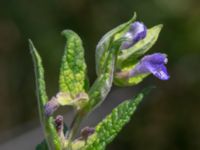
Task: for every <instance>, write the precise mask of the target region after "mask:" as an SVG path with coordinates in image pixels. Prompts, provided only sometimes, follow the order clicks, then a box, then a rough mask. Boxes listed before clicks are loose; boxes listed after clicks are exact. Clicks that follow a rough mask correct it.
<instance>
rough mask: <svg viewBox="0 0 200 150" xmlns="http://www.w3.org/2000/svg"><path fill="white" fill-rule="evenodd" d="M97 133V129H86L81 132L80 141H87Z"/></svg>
mask: <svg viewBox="0 0 200 150" xmlns="http://www.w3.org/2000/svg"><path fill="white" fill-rule="evenodd" d="M94 132H95V129H94V128H92V127H85V128H83V129H82V130H81V137H80V138H79V140H85V141H86V140H87V139H88V137H89V136H91V135H92V134H93V133H94Z"/></svg>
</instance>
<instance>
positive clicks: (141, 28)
mask: <svg viewBox="0 0 200 150" xmlns="http://www.w3.org/2000/svg"><path fill="white" fill-rule="evenodd" d="M146 34H147V28H146V26H145V25H144V24H143V23H141V22H139V21H136V22H134V23H133V24H131V27H130V29H129V31H128V32H127V33H126V34H125V35H124V37H125V38H127V40H126V41H124V42H123V43H122V45H121V49H128V48H130V47H131V46H133V45H134V44H135V43H137V42H138V41H140V40H142V39H144V38H145V37H146Z"/></svg>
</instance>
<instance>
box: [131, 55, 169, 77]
mask: <svg viewBox="0 0 200 150" xmlns="http://www.w3.org/2000/svg"><path fill="white" fill-rule="evenodd" d="M165 64H167V55H166V54H162V53H154V54H151V55H146V56H144V57H143V58H142V59H141V60H140V62H139V63H138V64H137V65H136V66H135V67H134V69H132V70H131V71H130V72H129V77H134V76H137V75H140V74H148V73H152V74H153V75H154V76H156V77H157V78H159V79H160V80H168V79H169V77H170V76H169V74H168V72H167V68H166V67H165Z"/></svg>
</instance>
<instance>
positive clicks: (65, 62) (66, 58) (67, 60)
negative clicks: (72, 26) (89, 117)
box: [59, 30, 88, 96]
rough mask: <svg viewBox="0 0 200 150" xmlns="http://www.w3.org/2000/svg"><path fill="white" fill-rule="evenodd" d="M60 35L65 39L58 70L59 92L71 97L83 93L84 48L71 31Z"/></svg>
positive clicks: (84, 77)
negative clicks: (68, 94)
mask: <svg viewBox="0 0 200 150" xmlns="http://www.w3.org/2000/svg"><path fill="white" fill-rule="evenodd" d="M62 35H64V36H65V38H66V39H67V43H66V46H65V51H64V55H63V58H62V64H61V69H60V79H59V85H60V91H61V92H67V93H70V94H72V95H73V96H75V95H77V94H78V93H80V92H85V87H87V84H88V81H87V78H86V64H85V59H84V48H83V45H82V41H81V39H80V37H79V36H78V35H77V34H76V33H75V32H73V31H72V30H64V31H63V32H62Z"/></svg>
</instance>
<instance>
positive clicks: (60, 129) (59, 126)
mask: <svg viewBox="0 0 200 150" xmlns="http://www.w3.org/2000/svg"><path fill="white" fill-rule="evenodd" d="M63 120H64V119H63V116H61V115H58V116H56V118H55V120H54V122H55V127H56V131H57V133H58V136H59V137H60V139H61V141H65V135H64V121H63ZM63 143H64V142H63Z"/></svg>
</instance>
